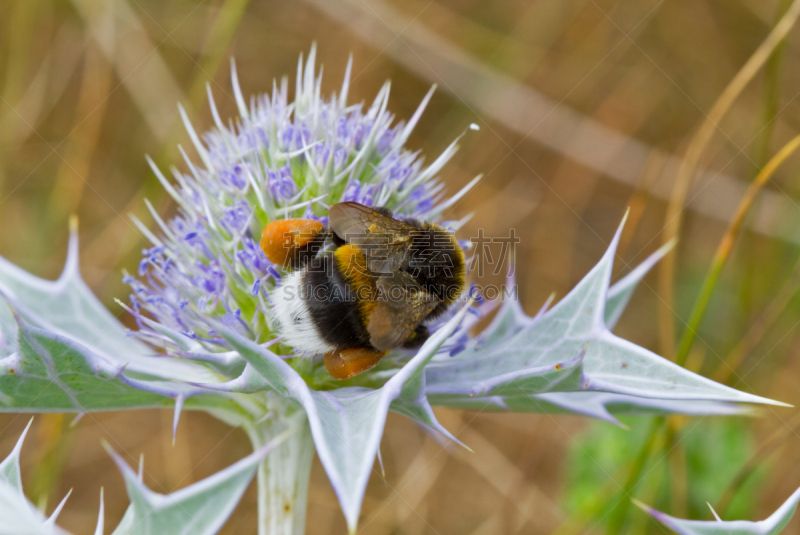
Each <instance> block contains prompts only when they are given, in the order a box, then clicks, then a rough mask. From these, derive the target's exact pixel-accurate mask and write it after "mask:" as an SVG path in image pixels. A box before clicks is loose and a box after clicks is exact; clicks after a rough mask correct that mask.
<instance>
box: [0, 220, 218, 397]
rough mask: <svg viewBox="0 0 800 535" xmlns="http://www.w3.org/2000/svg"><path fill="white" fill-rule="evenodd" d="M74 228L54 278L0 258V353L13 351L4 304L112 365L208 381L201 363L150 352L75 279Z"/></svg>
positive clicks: (10, 320) (11, 325)
mask: <svg viewBox="0 0 800 535" xmlns="http://www.w3.org/2000/svg"><path fill="white" fill-rule="evenodd" d="M75 227H76V226H75V225H74V224H73V225H72V228H71V232H70V240H69V248H68V253H67V261H66V264H65V266H64V271H63V272H62V273H61V276H60V277H59V278H58V280H55V281H48V280H44V279H40V278H39V277H35V276H33V275H31V274H30V273H27V272H26V271H24V270H22V269H20V268H18V267H17V266H15V265H13V264H11V263H10V262H8V261H7V260H5V259H4V258H0V301H3V302H1V303H0V328H1V329H0V330H1V331H2V333H3V334H2V337H3V339H2V340H0V351H1V352H0V356H3V355H8V354H10V353H11V352H13V350H14V343H13V338H14V332H15V326H14V322H13V318H12V316H11V314H10V313H9V311H8V306H7V305H6V303H5V302H8V304H10V305H12V306H13V307H14V309H15V310H16V311H17V313H18V314H19V315H20V316H22V317H23V318H24V319H25V320H26V321H27V322H28V323H30V324H31V325H33V326H34V327H38V328H40V329H43V330H45V331H50V332H51V333H53V334H55V335H61V336H63V337H68V338H71V339H73V340H75V341H77V342H80V343H81V344H83V345H85V346H86V347H88V348H90V349H91V350H92V351H93V352H94V353H95V354H97V355H98V356H99V357H101V358H102V359H104V360H105V361H107V362H108V363H109V365H111V366H113V367H119V366H122V365H126V366H127V368H126V369H127V370H129V371H134V372H139V373H146V374H148V375H155V376H159V377H163V378H167V379H179V380H194V381H211V380H213V379H211V375H210V373H209V371H208V370H207V369H206V368H205V367H204V366H202V365H199V364H195V363H193V362H190V361H188V360H182V359H164V358H159V357H155V356H151V355H152V353H153V351H152V349H150V348H148V347H147V346H146V345H144V344H143V343H141V342H139V341H138V340H136V339H134V338H131V337H130V336H128V335H127V332H126V329H125V327H124V326H123V325H122V323H120V322H119V321H118V320H117V318H115V317H114V316H113V315H112V314H111V313H110V312H109V311H108V310H106V308H105V307H104V306H103V304H102V303H101V302H100V301H99V300H98V299H97V298H96V297H95V296H94V295H93V294H92V292H91V290H89V288H88V287H87V286H86V283H84V282H83V279H81V276H80V272H79V266H78V234H77V229H76V228H75ZM4 346H5V347H6V348H5V349H2V348H3V347H4Z"/></svg>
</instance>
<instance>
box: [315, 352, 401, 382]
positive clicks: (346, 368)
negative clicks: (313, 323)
mask: <svg viewBox="0 0 800 535" xmlns="http://www.w3.org/2000/svg"><path fill="white" fill-rule="evenodd" d="M387 353H388V351H377V350H375V349H371V348H366V347H352V348H348V349H336V350H334V351H331V352H330V353H325V369H327V370H328V373H330V374H331V376H333V378H334V379H339V380H343V379H349V378H351V377H353V376H355V375H358V374H359V373H362V372H365V371H367V370H369V369H370V368H374V367H375V366H377V364H378V362H380V360H381V359H382V358H383V357H384V356H386V354H387Z"/></svg>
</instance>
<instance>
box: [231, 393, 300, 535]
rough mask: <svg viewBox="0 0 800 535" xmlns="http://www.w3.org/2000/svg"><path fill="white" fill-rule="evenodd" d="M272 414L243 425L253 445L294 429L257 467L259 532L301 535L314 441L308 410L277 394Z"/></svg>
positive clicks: (271, 404)
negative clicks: (305, 410) (306, 411)
mask: <svg viewBox="0 0 800 535" xmlns="http://www.w3.org/2000/svg"><path fill="white" fill-rule="evenodd" d="M267 407H268V410H269V416H268V417H266V418H264V419H263V420H261V421H259V422H256V423H249V424H247V425H245V426H244V429H245V431H246V432H247V434H248V436H249V437H250V440H251V441H252V443H253V447H254V448H259V447H261V446H263V445H264V444H266V443H267V442H269V441H270V440H271V439H273V438H274V437H275V436H277V435H279V434H280V433H283V432H284V431H286V430H287V429H292V428H293V429H294V430H295V432H294V433H293V434H292V435H291V436H290V437H289V438H288V439H286V440H285V441H283V442H282V443H281V444H280V445H279V446H278V447H277V448H276V449H275V450H273V451H272V452H271V453H270V454H269V455H267V457H266V458H265V459H264V460H263V461H261V464H259V467H258V476H257V477H258V533H259V535H302V534H303V533H304V531H305V519H306V503H307V501H308V479H309V475H310V473H311V460H312V454H313V452H314V442H313V441H312V439H311V430H310V429H309V427H308V420H307V418H306V415H305V412H303V411H302V410H301V409H300V408H298V407H296V406H295V405H294V404H292V403H291V402H289V401H287V400H284V399H281V398H279V397H278V396H269V397H268V401H267Z"/></svg>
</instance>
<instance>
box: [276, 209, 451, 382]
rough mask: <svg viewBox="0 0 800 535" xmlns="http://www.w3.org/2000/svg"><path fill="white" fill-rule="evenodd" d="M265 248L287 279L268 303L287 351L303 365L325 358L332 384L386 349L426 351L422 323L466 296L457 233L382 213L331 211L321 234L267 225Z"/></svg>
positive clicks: (297, 224) (306, 224) (314, 224)
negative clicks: (301, 358) (306, 359)
mask: <svg viewBox="0 0 800 535" xmlns="http://www.w3.org/2000/svg"><path fill="white" fill-rule="evenodd" d="M261 248H262V250H263V251H264V253H265V254H266V256H267V258H269V259H270V261H272V262H273V263H275V264H281V265H283V266H284V267H285V268H287V269H288V270H290V273H288V274H287V275H286V276H284V277H283V279H282V280H281V282H280V284H279V285H278V287H277V288H276V289H275V291H274V292H273V293H272V294H271V296H270V297H271V299H270V300H271V302H272V306H273V310H274V313H275V318H276V320H277V323H278V330H279V332H280V333H281V335H282V336H283V342H285V343H286V344H288V345H290V346H292V347H294V350H295V352H296V354H297V355H299V356H314V355H324V361H325V367H326V369H327V370H328V372H329V373H330V374H331V375H332V376H333V377H335V378H336V379H348V378H350V377H353V376H354V375H357V374H359V373H362V372H364V371H366V370H369V369H370V368H372V367H374V366H376V365H377V364H378V362H379V361H380V359H381V358H383V357H384V356H385V355H386V354H387V353H388V352H389V350H391V349H394V348H397V347H404V348H414V347H418V346H420V345H422V343H424V342H425V340H426V339H427V338H428V328H427V327H426V326H425V323H426V322H429V321H430V320H432V319H434V318H436V317H438V316H440V315H442V314H443V313H444V312H445V311H446V310H447V309H448V307H449V306H450V305H451V304H453V302H455V301H456V299H457V298H458V296H459V295H460V294H461V292H462V290H463V289H464V283H465V261H464V253H463V252H462V250H461V248H460V246H459V244H458V242H457V241H456V238H455V236H454V235H453V233H451V232H449V231H447V230H445V229H444V228H442V227H440V226H438V225H434V224H432V223H426V222H420V221H416V220H414V219H403V220H401V219H397V218H394V217H393V216H392V213H391V212H390V211H389V210H388V209H386V208H375V209H373V208H369V207H367V206H364V205H361V204H358V203H354V202H343V203H339V204H335V205H333V206H331V208H330V212H329V216H328V226H327V227H325V226H323V225H322V223H320V222H319V221H315V220H310V219H287V220H281V221H273V222H271V223H270V224H269V225H267V227H266V228H265V229H264V231H263V232H262V235H261Z"/></svg>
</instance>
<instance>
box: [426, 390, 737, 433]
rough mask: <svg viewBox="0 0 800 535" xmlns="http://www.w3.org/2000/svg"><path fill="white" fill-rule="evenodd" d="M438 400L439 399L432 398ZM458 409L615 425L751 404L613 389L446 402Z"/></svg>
mask: <svg viewBox="0 0 800 535" xmlns="http://www.w3.org/2000/svg"><path fill="white" fill-rule="evenodd" d="M431 399H432V402H433V403H436V398H435V397H434V396H432V397H431ZM446 405H447V406H448V407H451V408H454V409H466V410H476V411H493V412H532V413H547V414H579V415H582V416H589V417H591V418H597V419H599V420H605V421H606V422H609V423H612V424H614V425H621V424H620V422H619V421H618V420H617V418H616V416H618V415H625V414H628V415H636V416H642V415H664V414H685V415H690V416H708V415H716V416H731V415H741V414H747V413H748V412H750V410H751V409H750V408H749V406H747V405H740V404H736V403H723V402H720V401H687V400H680V399H650V398H643V397H638V396H626V395H624V394H613V393H610V392H547V393H544V394H533V395H530V396H520V397H501V396H491V397H477V396H476V397H471V398H470V397H463V398H460V399H458V400H450V401H448V402H447V403H446Z"/></svg>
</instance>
